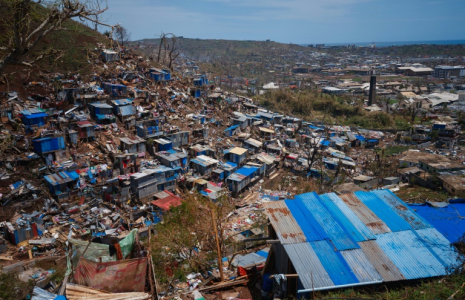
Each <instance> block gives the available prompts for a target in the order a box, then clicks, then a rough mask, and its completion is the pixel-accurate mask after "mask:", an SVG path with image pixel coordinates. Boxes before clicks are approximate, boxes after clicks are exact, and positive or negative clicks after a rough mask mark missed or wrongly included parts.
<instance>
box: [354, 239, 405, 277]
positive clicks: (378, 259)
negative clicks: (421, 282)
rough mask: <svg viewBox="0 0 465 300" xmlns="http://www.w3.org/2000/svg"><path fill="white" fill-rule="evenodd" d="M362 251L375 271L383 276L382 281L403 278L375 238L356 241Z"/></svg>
mask: <svg viewBox="0 0 465 300" xmlns="http://www.w3.org/2000/svg"><path fill="white" fill-rule="evenodd" d="M358 244H359V245H360V248H362V251H363V253H365V255H366V256H367V257H368V260H369V261H370V262H371V264H372V265H373V266H374V267H375V269H376V271H378V273H379V274H380V275H381V277H383V280H384V281H398V280H404V279H405V277H404V276H403V275H402V273H401V272H400V270H399V268H397V267H396V266H395V265H394V263H393V262H392V261H391V259H390V258H389V257H388V256H387V255H386V253H384V251H383V250H381V248H380V247H379V246H378V244H377V243H376V241H375V240H371V241H366V242H360V243H358Z"/></svg>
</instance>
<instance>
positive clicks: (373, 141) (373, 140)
mask: <svg viewBox="0 0 465 300" xmlns="http://www.w3.org/2000/svg"><path fill="white" fill-rule="evenodd" d="M378 141H379V140H375V139H371V140H368V143H378Z"/></svg>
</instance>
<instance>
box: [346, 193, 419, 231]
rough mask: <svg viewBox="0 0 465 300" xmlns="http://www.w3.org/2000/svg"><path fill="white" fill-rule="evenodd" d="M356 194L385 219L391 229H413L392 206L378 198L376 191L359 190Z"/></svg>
mask: <svg viewBox="0 0 465 300" xmlns="http://www.w3.org/2000/svg"><path fill="white" fill-rule="evenodd" d="M354 194H355V195H356V196H357V197H358V198H359V199H360V201H362V202H363V203H364V204H365V205H366V206H368V208H369V209H371V211H373V212H374V213H375V214H376V215H377V216H378V217H379V218H380V219H381V220H383V222H384V223H386V225H387V226H388V227H389V229H391V231H402V230H409V229H412V227H411V226H410V224H409V223H407V222H406V221H405V220H404V219H403V218H401V217H400V216H399V215H398V214H397V213H396V212H395V211H394V210H392V209H391V207H389V206H388V205H387V204H386V203H384V201H383V200H381V199H380V198H378V197H377V196H376V195H375V194H374V193H370V192H362V191H358V192H355V193H354Z"/></svg>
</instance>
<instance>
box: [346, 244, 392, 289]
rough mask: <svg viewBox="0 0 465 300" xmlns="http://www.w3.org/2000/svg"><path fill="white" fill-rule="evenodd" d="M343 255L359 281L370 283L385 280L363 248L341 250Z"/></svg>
mask: <svg viewBox="0 0 465 300" xmlns="http://www.w3.org/2000/svg"><path fill="white" fill-rule="evenodd" d="M341 255H342V257H344V259H345V261H346V262H347V264H348V265H349V267H350V269H351V270H352V271H353V272H354V274H355V276H356V277H357V279H358V281H360V282H367V283H369V282H376V281H379V282H381V281H382V280H383V278H382V277H381V275H380V274H379V273H378V272H377V270H376V268H375V267H374V266H373V264H371V263H370V261H369V260H368V258H367V256H366V254H365V253H364V252H363V250H362V249H351V250H344V251H341Z"/></svg>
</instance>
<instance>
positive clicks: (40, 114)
mask: <svg viewBox="0 0 465 300" xmlns="http://www.w3.org/2000/svg"><path fill="white" fill-rule="evenodd" d="M24 117H25V118H26V119H35V118H44V117H48V115H47V114H46V113H43V112H40V113H33V114H31V115H24Z"/></svg>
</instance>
